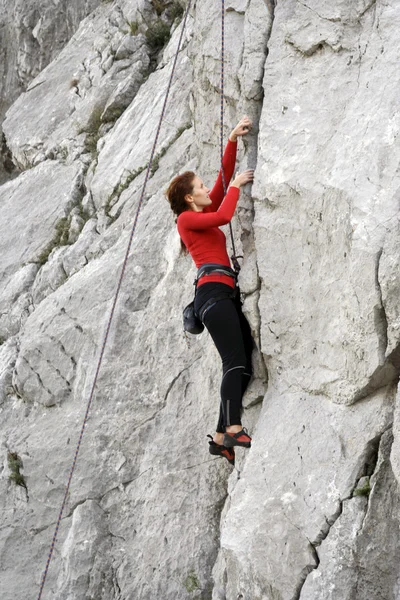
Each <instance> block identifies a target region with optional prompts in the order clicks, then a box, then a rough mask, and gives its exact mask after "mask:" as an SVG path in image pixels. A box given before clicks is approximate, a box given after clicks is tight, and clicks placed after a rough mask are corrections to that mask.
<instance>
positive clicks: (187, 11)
mask: <svg viewBox="0 0 400 600" xmlns="http://www.w3.org/2000/svg"><path fill="white" fill-rule="evenodd" d="M191 1H192V0H188V5H187V8H186V12H185V16H184V19H183V24H182V30H181V34H180V37H179V42H178V47H177V50H176V53H175V58H174V62H173V65H172V71H171V75H170V79H169V82H168V86H167V91H166V94H165V99H164V104H163V107H162V111H161V116H160V120H159V123H158V127H157V133H156V137H155V140H154V144H153V148H152V150H151V155H150V160H149V164H148V165H147V170H146V177H145V180H144V183H143V187H142V191H141V195H140V199H139V204H138V207H137V210H136V214H135V218H134V221H133V225H132V229H131V234H130V237H129V242H128V246H127V249H126V253H125V257H124V261H123V264H122V269H121V274H120V277H119V281H118V285H117V289H116V292H115V295H114V300H113V303H112V307H111V311H110V315H109V318H108V322H107V328H106V333H105V336H104V340H103V344H102V346H101V351H100V356H99V360H98V363H97V368H96V373H95V376H94V380H93V384H92V388H91V391H90V396H89V401H88V404H87V408H86V413H85V417H84V419H83V423H82V428H81V431H80V435H79V440H78V444H77V446H76V450H75V456H74V459H73V462H72V467H71V470H70V473H69V478H68V483H67V486H66V489H65V494H64V499H63V502H62V505H61V509H60V513H59V515H58V519H57V523H56V527H55V530H54V535H53V539H52V542H51V546H50V552H49V555H48V558H47V563H46V567H45V569H44V572H43V575H42V579H41V583H40V589H39V595H38V597H37V600H41V597H42V593H43V588H44V585H45V582H46V577H47V573H48V570H49V566H50V561H51V558H52V556H53V551H54V546H55V543H56V540H57V534H58V530H59V527H60V523H61V519H62V515H63V512H64V508H65V504H66V502H67V497H68V493H69V488H70V485H71V480H72V476H73V474H74V471H75V467H76V462H77V458H78V454H79V450H80V446H81V442H82V437H83V434H84V431H85V427H86V423H87V420H88V416H89V411H90V407H91V405H92V400H93V396H94V390H95V387H96V383H97V378H98V375H99V372H100V367H101V363H102V361H103V356H104V351H105V347H106V343H107V340H108V335H109V333H110V328H111V323H112V320H113V317H114V312H115V307H116V304H117V300H118V296H119V293H120V290H121V285H122V280H123V278H124V275H125V270H126V265H127V262H128V258H129V254H130V250H131V246H132V240H133V236H134V233H135V231H136V225H137V222H138V218H139V214H140V210H141V208H142V205H143V201H144V194H145V191H146V187H147V181H148V179H149V175H150V172H151V166H152V163H153V158H154V154H155V149H156V146H157V142H158V137H159V134H160V129H161V124H162V121H163V118H164V113H165V108H166V105H167V101H168V96H169V92H170V89H171V85H172V80H173V77H174V73H175V68H176V63H177V61H178V56H179V52H180V49H181V45H182V40H183V33H184V31H185V27H186V21H187V17H188V14H189V10H190V5H191Z"/></svg>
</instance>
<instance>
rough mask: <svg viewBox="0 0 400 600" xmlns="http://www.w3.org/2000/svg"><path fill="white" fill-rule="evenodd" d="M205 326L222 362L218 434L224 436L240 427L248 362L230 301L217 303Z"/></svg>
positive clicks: (211, 310) (237, 314) (237, 317)
mask: <svg viewBox="0 0 400 600" xmlns="http://www.w3.org/2000/svg"><path fill="white" fill-rule="evenodd" d="M204 324H205V326H206V327H207V329H208V331H209V332H210V335H211V337H212V339H213V341H214V343H215V345H216V347H217V350H218V352H219V354H220V356H221V359H222V370H223V377H222V382H221V410H220V418H219V421H218V426H217V433H223V432H224V431H225V428H226V427H231V426H234V425H238V426H241V419H240V413H241V408H242V388H243V378H242V374H243V373H244V372H245V370H246V366H247V362H248V361H247V357H246V350H245V344H244V340H243V334H242V329H241V322H240V318H239V313H238V310H237V308H236V306H235V303H234V301H233V300H232V299H230V298H229V299H226V300H220V301H219V302H217V303H216V304H215V305H214V306H212V307H211V308H210V309H209V310H208V311H207V313H206V315H205V316H204ZM239 429H240V428H239Z"/></svg>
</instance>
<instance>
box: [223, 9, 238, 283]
mask: <svg viewBox="0 0 400 600" xmlns="http://www.w3.org/2000/svg"><path fill="white" fill-rule="evenodd" d="M221 3H222V11H221V85H220V90H221V92H220V160H221V176H222V185H223V186H224V196H226V194H227V191H228V189H227V185H226V180H225V171H224V164H223V161H224V74H225V73H224V68H225V0H221ZM229 233H230V234H231V243H232V252H233V254H232V256H231V261H232V264H233V268H234V270H235V272H236V273H239V271H240V265H239V261H238V259H237V256H236V248H235V240H234V237H233V229H232V222H231V221H229Z"/></svg>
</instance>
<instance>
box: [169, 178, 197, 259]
mask: <svg viewBox="0 0 400 600" xmlns="http://www.w3.org/2000/svg"><path fill="white" fill-rule="evenodd" d="M195 177H196V174H195V173H193V171H185V172H184V173H182V174H181V175H177V176H176V177H174V178H173V180H172V181H171V183H170V184H169V186H168V189H167V190H166V192H165V195H166V196H167V199H168V202H169V203H170V205H171V208H172V210H173V212H174V213H175V214H176V216H177V217H179V215H180V214H181V213H183V212H185V210H190V208H189V205H188V203H187V202H186V200H185V196H186V195H188V194H191V193H192V192H193V180H194V178H195ZM181 249H182V251H183V252H187V248H186V246H185V244H184V243H183V241H182V239H181Z"/></svg>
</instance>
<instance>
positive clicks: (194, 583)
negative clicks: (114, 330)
mask: <svg viewBox="0 0 400 600" xmlns="http://www.w3.org/2000/svg"><path fill="white" fill-rule="evenodd" d="M183 585H184V586H185V588H186V591H187V592H189V593H192V592H195V591H196V590H200V589H201V587H200V581H199V578H198V577H197V575H196V573H195V572H194V571H191V572H190V573H189V575H188V576H187V577H186V579H185V581H184V582H183Z"/></svg>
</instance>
